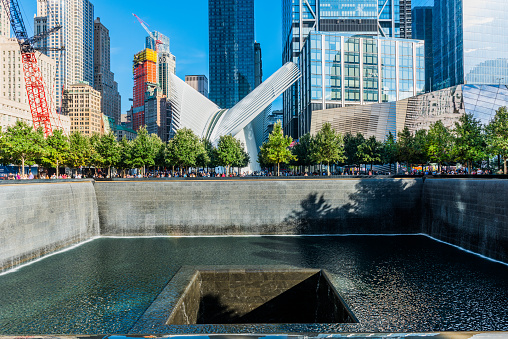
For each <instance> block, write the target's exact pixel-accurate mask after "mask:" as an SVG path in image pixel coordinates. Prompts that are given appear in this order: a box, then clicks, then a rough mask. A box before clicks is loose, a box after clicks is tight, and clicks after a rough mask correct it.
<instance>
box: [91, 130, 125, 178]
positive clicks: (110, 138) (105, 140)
mask: <svg viewBox="0 0 508 339" xmlns="http://www.w3.org/2000/svg"><path fill="white" fill-rule="evenodd" d="M96 152H97V154H98V155H99V157H100V159H101V165H102V166H104V167H107V168H108V177H109V178H111V167H113V166H116V165H117V164H118V162H119V161H120V158H121V154H120V152H121V150H120V146H119V145H118V142H117V141H116V136H115V133H113V132H110V133H108V134H104V135H102V136H101V137H100V138H99V141H98V142H97V144H96Z"/></svg>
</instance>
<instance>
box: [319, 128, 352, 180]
mask: <svg viewBox="0 0 508 339" xmlns="http://www.w3.org/2000/svg"><path fill="white" fill-rule="evenodd" d="M311 157H312V159H313V160H314V161H315V162H316V163H326V164H327V167H326V171H327V173H328V175H330V163H336V162H343V161H345V160H346V157H345V156H344V139H343V138H342V135H340V133H337V132H336V131H335V130H333V129H332V125H331V124H330V123H325V124H324V125H323V127H321V130H320V131H319V132H317V134H316V136H315V137H314V140H313V143H312V156H311Z"/></svg>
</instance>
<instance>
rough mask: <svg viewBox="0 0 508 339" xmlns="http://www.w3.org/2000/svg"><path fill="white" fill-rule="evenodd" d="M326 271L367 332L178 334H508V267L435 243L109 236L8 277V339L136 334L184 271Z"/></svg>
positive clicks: (0, 298) (4, 290) (2, 302)
mask: <svg viewBox="0 0 508 339" xmlns="http://www.w3.org/2000/svg"><path fill="white" fill-rule="evenodd" d="M204 265H206V266H211V265H232V266H241V265H261V266H262V265H270V266H274V265H290V266H295V267H300V268H312V269H326V270H327V271H328V272H329V273H330V275H331V276H333V283H334V285H335V287H336V289H337V290H338V291H339V292H340V293H341V295H342V296H343V297H344V299H345V301H346V302H347V304H348V305H349V307H350V308H351V310H352V311H353V313H354V314H355V316H357V318H358V320H359V323H358V324H309V325H307V324H299V325H298V326H296V325H264V326H259V325H235V326H232V327H223V326H222V325H217V326H216V327H210V326H203V325H192V326H169V327H168V328H167V329H166V330H167V331H168V333H170V332H172V333H206V332H214V331H216V332H253V331H254V332H260V333H277V332H278V333H281V332H286V333H294V332H305V331H310V332H315V331H320V332H337V331H352V332H354V331H364V332H374V331H376V332H384V331H400V332H411V331H499V330H503V331H507V330H508V288H507V287H508V266H507V265H504V264H501V263H496V262H491V261H488V260H485V259H483V258H481V257H478V256H476V255H473V254H470V253H466V252H464V251H461V250H459V249H457V248H455V247H452V246H448V245H446V244H443V243H439V242H437V241H434V240H432V239H430V238H428V237H425V236H419V235H418V236H417V235H415V236H317V237H282V236H281V237H197V238H99V239H96V240H94V241H91V242H88V243H86V244H83V245H82V246H79V247H77V248H74V249H72V250H70V251H67V252H65V253H62V254H57V255H54V256H50V257H47V258H45V259H44V260H41V261H39V262H36V263H33V264H31V265H28V266H25V267H22V268H20V269H19V270H17V271H14V272H12V273H8V274H5V275H2V276H0V334H11V335H14V334H17V335H29V334H108V333H109V334H113V333H116V334H127V333H129V331H130V329H131V328H133V326H134V324H136V322H137V321H138V319H140V318H141V316H142V315H143V313H144V312H145V311H146V310H147V309H148V307H149V306H150V305H151V304H152V302H153V301H154V300H155V299H156V298H157V296H158V295H159V294H160V293H161V291H162V290H163V289H164V288H165V287H166V285H167V284H168V283H170V281H171V279H172V277H173V276H174V275H175V274H176V273H177V272H178V271H179V270H180V268H181V267H182V266H204Z"/></svg>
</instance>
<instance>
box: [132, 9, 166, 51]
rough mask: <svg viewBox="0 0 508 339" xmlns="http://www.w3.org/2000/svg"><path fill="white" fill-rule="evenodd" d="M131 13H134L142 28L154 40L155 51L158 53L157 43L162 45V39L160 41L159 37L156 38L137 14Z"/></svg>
mask: <svg viewBox="0 0 508 339" xmlns="http://www.w3.org/2000/svg"><path fill="white" fill-rule="evenodd" d="M132 15H134V16H135V17H136V19H138V21H139V23H140V24H141V26H143V28H144V29H145V31H146V32H147V33H148V35H149V36H150V38H152V39H153V41H155V51H156V52H157V53H159V45H162V43H163V42H162V41H160V40H159V39H157V38H156V37H155V35H153V33H152V32H151V31H150V30H149V29H148V27H147V25H148V24H147V23H146V22H144V21H143V20H142V19H141V18H140V17H139V16H137V15H136V14H134V13H132Z"/></svg>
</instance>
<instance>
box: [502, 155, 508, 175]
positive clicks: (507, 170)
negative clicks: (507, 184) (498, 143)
mask: <svg viewBox="0 0 508 339" xmlns="http://www.w3.org/2000/svg"><path fill="white" fill-rule="evenodd" d="M507 159H508V158H507V157H506V156H505V157H503V167H504V172H503V173H504V174H505V175H506V174H508V169H507V166H506V160H507Z"/></svg>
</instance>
